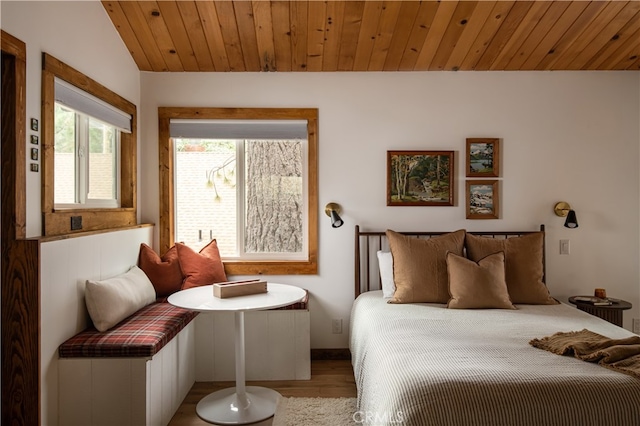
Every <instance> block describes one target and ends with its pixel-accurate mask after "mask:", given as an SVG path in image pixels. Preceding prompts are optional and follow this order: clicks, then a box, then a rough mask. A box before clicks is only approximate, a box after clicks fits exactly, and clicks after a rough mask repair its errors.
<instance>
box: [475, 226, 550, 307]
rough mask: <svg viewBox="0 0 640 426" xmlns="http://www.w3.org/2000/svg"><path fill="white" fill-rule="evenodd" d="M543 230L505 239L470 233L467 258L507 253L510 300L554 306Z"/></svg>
mask: <svg viewBox="0 0 640 426" xmlns="http://www.w3.org/2000/svg"><path fill="white" fill-rule="evenodd" d="M543 242H544V233H542V232H534V233H531V234H526V235H523V236H521V237H512V238H506V239H497V238H487V237H479V236H475V235H472V234H467V236H466V238H465V246H466V248H467V257H468V258H469V259H471V260H473V261H474V262H477V261H479V260H480V259H483V258H485V257H487V256H488V255H490V254H493V253H497V252H499V251H502V252H504V261H505V276H506V279H507V289H508V290H509V297H510V298H511V303H514V304H518V303H522V304H525V305H555V304H557V303H559V302H558V301H557V300H555V299H554V298H553V297H551V296H550V295H549V290H548V289H547V286H546V285H545V284H544V282H542V278H543V270H544V268H543V263H542V258H543V253H544V247H543Z"/></svg>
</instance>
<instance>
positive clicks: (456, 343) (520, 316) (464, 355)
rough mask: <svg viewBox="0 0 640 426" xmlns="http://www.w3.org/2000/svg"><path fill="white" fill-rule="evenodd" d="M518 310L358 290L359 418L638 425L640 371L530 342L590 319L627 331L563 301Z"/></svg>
mask: <svg viewBox="0 0 640 426" xmlns="http://www.w3.org/2000/svg"><path fill="white" fill-rule="evenodd" d="M517 307H518V310H515V311H513V310H458V309H455V310H454V309H446V308H444V305H435V304H411V305H390V304H387V303H386V301H385V300H384V299H383V298H382V294H381V292H379V291H374V292H368V293H365V294H363V295H361V296H360V297H359V298H358V299H357V300H356V301H355V303H354V306H353V311H352V315H351V353H352V360H353V367H354V373H355V378H356V384H357V386H358V409H359V412H358V413H357V416H358V419H357V420H361V421H362V422H363V423H364V424H372V425H373V424H375V425H399V424H402V425H474V426H475V425H554V426H555V425H558V426H560V425H571V426H573V425H616V426H618V425H640V380H639V379H637V378H634V377H631V376H628V375H625V374H621V373H618V372H615V371H611V370H608V369H605V368H603V367H601V366H598V365H596V364H591V363H586V362H584V361H581V360H579V359H576V358H573V357H562V356H558V355H555V354H552V353H550V352H547V351H542V350H540V349H537V348H534V347H532V346H530V345H529V341H530V340H531V339H533V338H536V337H542V336H546V335H550V334H553V333H556V332H559V331H573V330H582V329H584V328H587V329H589V330H592V331H594V332H596V333H599V334H602V335H604V336H607V337H610V338H624V337H628V336H632V335H633V334H632V333H630V332H628V331H626V330H623V329H621V328H618V327H616V326H614V325H612V324H609V323H607V322H605V321H603V320H600V319H598V318H596V317H593V316H591V315H589V314H586V313H584V312H582V311H579V310H577V309H575V308H574V307H571V306H567V305H564V304H560V305H545V306H529V305H517Z"/></svg>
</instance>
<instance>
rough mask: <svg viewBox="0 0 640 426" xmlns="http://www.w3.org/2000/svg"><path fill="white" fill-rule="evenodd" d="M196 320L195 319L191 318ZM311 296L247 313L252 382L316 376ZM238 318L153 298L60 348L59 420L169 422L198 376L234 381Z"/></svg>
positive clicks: (75, 422) (68, 422) (72, 422)
mask: <svg viewBox="0 0 640 426" xmlns="http://www.w3.org/2000/svg"><path fill="white" fill-rule="evenodd" d="M194 318H195V321H193V320H194ZM309 328H310V324H309V311H308V295H307V296H306V297H305V299H304V300H303V301H301V302H298V303H295V304H293V305H289V306H285V307H283V308H278V309H275V310H270V311H258V312H247V313H246V314H245V341H246V348H247V350H246V366H247V370H246V373H247V374H246V377H247V380H296V379H297V380H305V379H309V378H310V375H311V373H310V370H311V366H310V356H309V352H310V340H309V331H310V330H309ZM233 338H234V333H233V315H232V314H231V315H228V313H213V314H200V315H198V313H196V312H192V311H188V310H185V309H181V308H178V307H175V306H173V305H170V304H168V303H153V304H151V305H148V306H146V307H144V308H142V309H140V310H139V311H138V312H136V313H135V314H133V315H132V316H130V317H128V318H127V319H125V320H123V321H122V322H120V323H119V324H117V325H116V326H115V327H113V328H111V329H109V330H107V331H105V332H99V331H98V330H96V329H95V328H93V327H90V328H88V329H86V330H84V331H82V332H80V333H78V334H76V335H75V336H73V337H71V338H70V339H68V340H67V341H65V342H64V343H63V344H62V345H60V347H59V349H58V354H59V357H60V359H59V424H61V425H82V426H85V425H115V424H117V425H154V426H156V425H166V424H168V423H169V421H170V420H171V417H172V416H173V414H174V413H175V411H176V410H177V409H178V407H179V406H180V404H181V402H182V401H183V400H184V398H185V396H186V395H187V393H188V392H189V390H190V389H191V386H192V385H193V383H194V382H195V381H212V380H216V381H218V380H233V379H234V376H233V372H234V371H235V368H234V366H235V359H234V352H233V350H231V349H232V348H233Z"/></svg>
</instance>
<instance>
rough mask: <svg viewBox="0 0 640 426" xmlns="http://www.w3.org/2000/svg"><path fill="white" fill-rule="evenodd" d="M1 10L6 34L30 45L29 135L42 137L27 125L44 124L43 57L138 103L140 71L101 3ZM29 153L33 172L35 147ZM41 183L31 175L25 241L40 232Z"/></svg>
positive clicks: (10, 4)
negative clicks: (34, 121) (57, 61)
mask: <svg viewBox="0 0 640 426" xmlns="http://www.w3.org/2000/svg"><path fill="white" fill-rule="evenodd" d="M0 8H1V9H2V13H1V15H0V16H1V21H2V23H1V26H2V29H3V30H4V31H6V32H8V33H9V34H11V35H13V36H14V37H17V38H19V39H20V40H22V41H23V42H25V43H26V45H27V123H26V125H27V135H32V134H38V135H40V136H42V132H41V131H38V132H34V131H32V130H31V128H30V127H29V124H30V119H31V118H37V119H38V120H40V106H41V84H40V83H41V78H42V53H43V52H44V53H48V54H50V55H53V56H54V57H56V58H57V59H59V60H61V61H62V62H64V63H66V64H67V65H69V66H71V67H73V68H75V69H77V70H78V71H80V72H82V73H83V74H85V75H87V76H89V77H91V78H92V79H93V80H96V81H97V82H98V83H100V84H102V85H103V86H105V87H107V88H108V89H109V90H111V91H113V92H115V93H117V94H118V95H120V96H122V97H123V98H125V99H127V100H128V101H129V102H132V103H134V104H136V105H139V104H140V72H139V71H138V68H137V67H136V65H135V62H134V61H133V59H132V58H131V55H130V54H129V51H128V50H127V48H126V47H125V45H124V43H123V42H122V39H120V36H119V35H118V33H117V31H116V29H115V28H114V26H113V24H112V23H111V20H110V19H109V16H108V15H107V12H106V11H105V10H104V7H102V4H101V3H100V2H99V1H5V0H2V1H0ZM27 138H29V136H27ZM40 147H41V145H39V146H38V148H40ZM27 148H28V149H26V150H25V151H26V153H25V154H26V157H27V158H26V159H25V161H26V162H27V170H29V163H31V162H32V161H31V159H30V154H31V152H30V151H31V150H30V149H29V148H31V145H30V144H29V146H28V147H27ZM39 154H40V155H39V157H40V159H42V152H40V153H39ZM38 163H40V161H38ZM40 179H41V174H40V173H34V172H30V171H27V183H26V185H27V237H33V236H38V235H40V234H41V232H42V226H41V213H40V187H41V182H40Z"/></svg>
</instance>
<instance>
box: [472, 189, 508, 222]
mask: <svg viewBox="0 0 640 426" xmlns="http://www.w3.org/2000/svg"><path fill="white" fill-rule="evenodd" d="M499 184H500V181H498V180H468V181H467V185H466V199H467V219H499V214H500V188H499Z"/></svg>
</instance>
